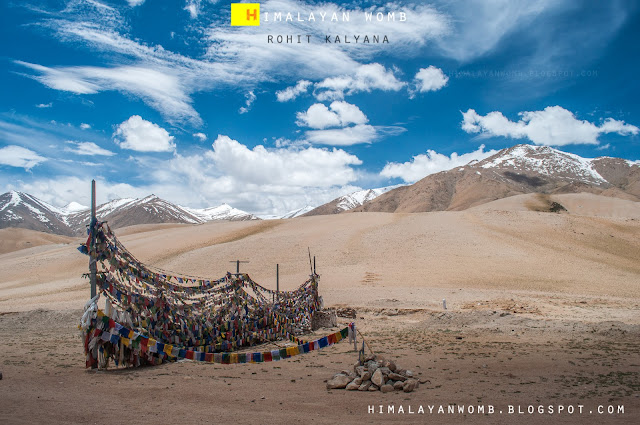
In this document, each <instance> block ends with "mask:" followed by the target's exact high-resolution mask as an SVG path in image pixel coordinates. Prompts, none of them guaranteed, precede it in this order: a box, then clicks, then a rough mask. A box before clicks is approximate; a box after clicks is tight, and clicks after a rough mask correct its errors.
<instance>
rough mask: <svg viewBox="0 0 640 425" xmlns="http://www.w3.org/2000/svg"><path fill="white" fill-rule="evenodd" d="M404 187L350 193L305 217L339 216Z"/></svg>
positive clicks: (321, 206) (309, 212)
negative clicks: (343, 212)
mask: <svg viewBox="0 0 640 425" xmlns="http://www.w3.org/2000/svg"><path fill="white" fill-rule="evenodd" d="M400 186H402V185H395V186H387V187H380V188H377V189H365V190H359V191H357V192H352V193H348V194H346V195H343V196H340V197H339V198H336V199H334V200H333V201H331V202H328V203H326V204H324V205H320V206H319V207H317V208H313V209H311V210H310V211H308V212H307V213H306V214H305V215H326V214H338V213H341V212H342V211H348V210H352V209H354V208H357V207H359V206H361V205H363V204H365V203H367V202H370V201H372V200H374V199H375V198H377V197H378V196H380V195H382V194H383V193H386V192H388V191H390V190H392V189H395V188H397V187H400Z"/></svg>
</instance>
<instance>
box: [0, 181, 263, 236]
mask: <svg viewBox="0 0 640 425" xmlns="http://www.w3.org/2000/svg"><path fill="white" fill-rule="evenodd" d="M96 216H97V217H98V219H99V220H102V221H107V222H109V224H110V225H111V227H113V228H119V227H125V226H131V225H135V224H151V223H185V224H201V223H205V222H208V221H213V220H254V219H257V217H255V216H253V215H252V214H249V213H247V212H244V211H241V210H239V209H236V208H233V207H231V206H229V205H227V204H223V205H220V206H218V207H213V208H203V209H192V208H186V207H181V206H178V205H175V204H172V203H171V202H168V201H165V200H164V199H160V198H158V197H157V196H155V195H150V196H147V197H145V198H142V199H135V198H123V199H116V200H113V201H109V202H106V203H104V204H102V205H99V206H98V207H97V208H96ZM90 217H91V211H90V209H89V208H88V207H85V206H83V205H80V204H78V203H76V202H72V203H70V204H67V205H66V206H64V207H62V208H57V207H54V206H53V205H50V204H48V203H46V202H44V201H41V200H39V199H38V198H36V197H34V196H31V195H29V194H26V193H22V192H16V191H11V192H8V193H5V194H3V195H0V228H4V227H20V228H26V229H30V230H38V231H42V232H47V233H55V234H59V235H67V236H72V235H82V234H84V232H85V229H86V225H87V224H88V223H89V221H90Z"/></svg>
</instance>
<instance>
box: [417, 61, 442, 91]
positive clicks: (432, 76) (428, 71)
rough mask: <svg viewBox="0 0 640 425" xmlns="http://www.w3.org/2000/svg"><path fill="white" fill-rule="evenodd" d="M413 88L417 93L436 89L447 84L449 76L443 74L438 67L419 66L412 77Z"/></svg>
mask: <svg viewBox="0 0 640 425" xmlns="http://www.w3.org/2000/svg"><path fill="white" fill-rule="evenodd" d="M413 81H414V85H415V90H416V91H417V92H419V93H424V92H429V91H437V90H440V89H441V88H443V87H444V86H446V85H447V82H448V81H449V77H447V76H446V75H444V73H443V72H442V70H441V69H440V68H436V67H435V66H433V65H432V66H429V67H428V68H420V70H419V71H418V72H417V73H416V76H415V77H414V79H413Z"/></svg>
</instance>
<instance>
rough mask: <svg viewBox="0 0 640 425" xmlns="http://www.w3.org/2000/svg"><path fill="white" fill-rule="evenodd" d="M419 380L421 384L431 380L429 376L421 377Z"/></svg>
mask: <svg viewBox="0 0 640 425" xmlns="http://www.w3.org/2000/svg"><path fill="white" fill-rule="evenodd" d="M418 382H420V383H421V384H426V383H427V382H431V381H430V380H428V379H427V378H421V379H420V380H419V381H418Z"/></svg>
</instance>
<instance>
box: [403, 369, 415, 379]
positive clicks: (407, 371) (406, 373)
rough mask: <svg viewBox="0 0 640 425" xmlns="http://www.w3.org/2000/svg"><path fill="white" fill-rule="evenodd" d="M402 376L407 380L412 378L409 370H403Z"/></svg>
mask: <svg viewBox="0 0 640 425" xmlns="http://www.w3.org/2000/svg"><path fill="white" fill-rule="evenodd" d="M403 375H404V376H406V377H407V378H413V372H411V371H410V370H405V371H404V373H403Z"/></svg>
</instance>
